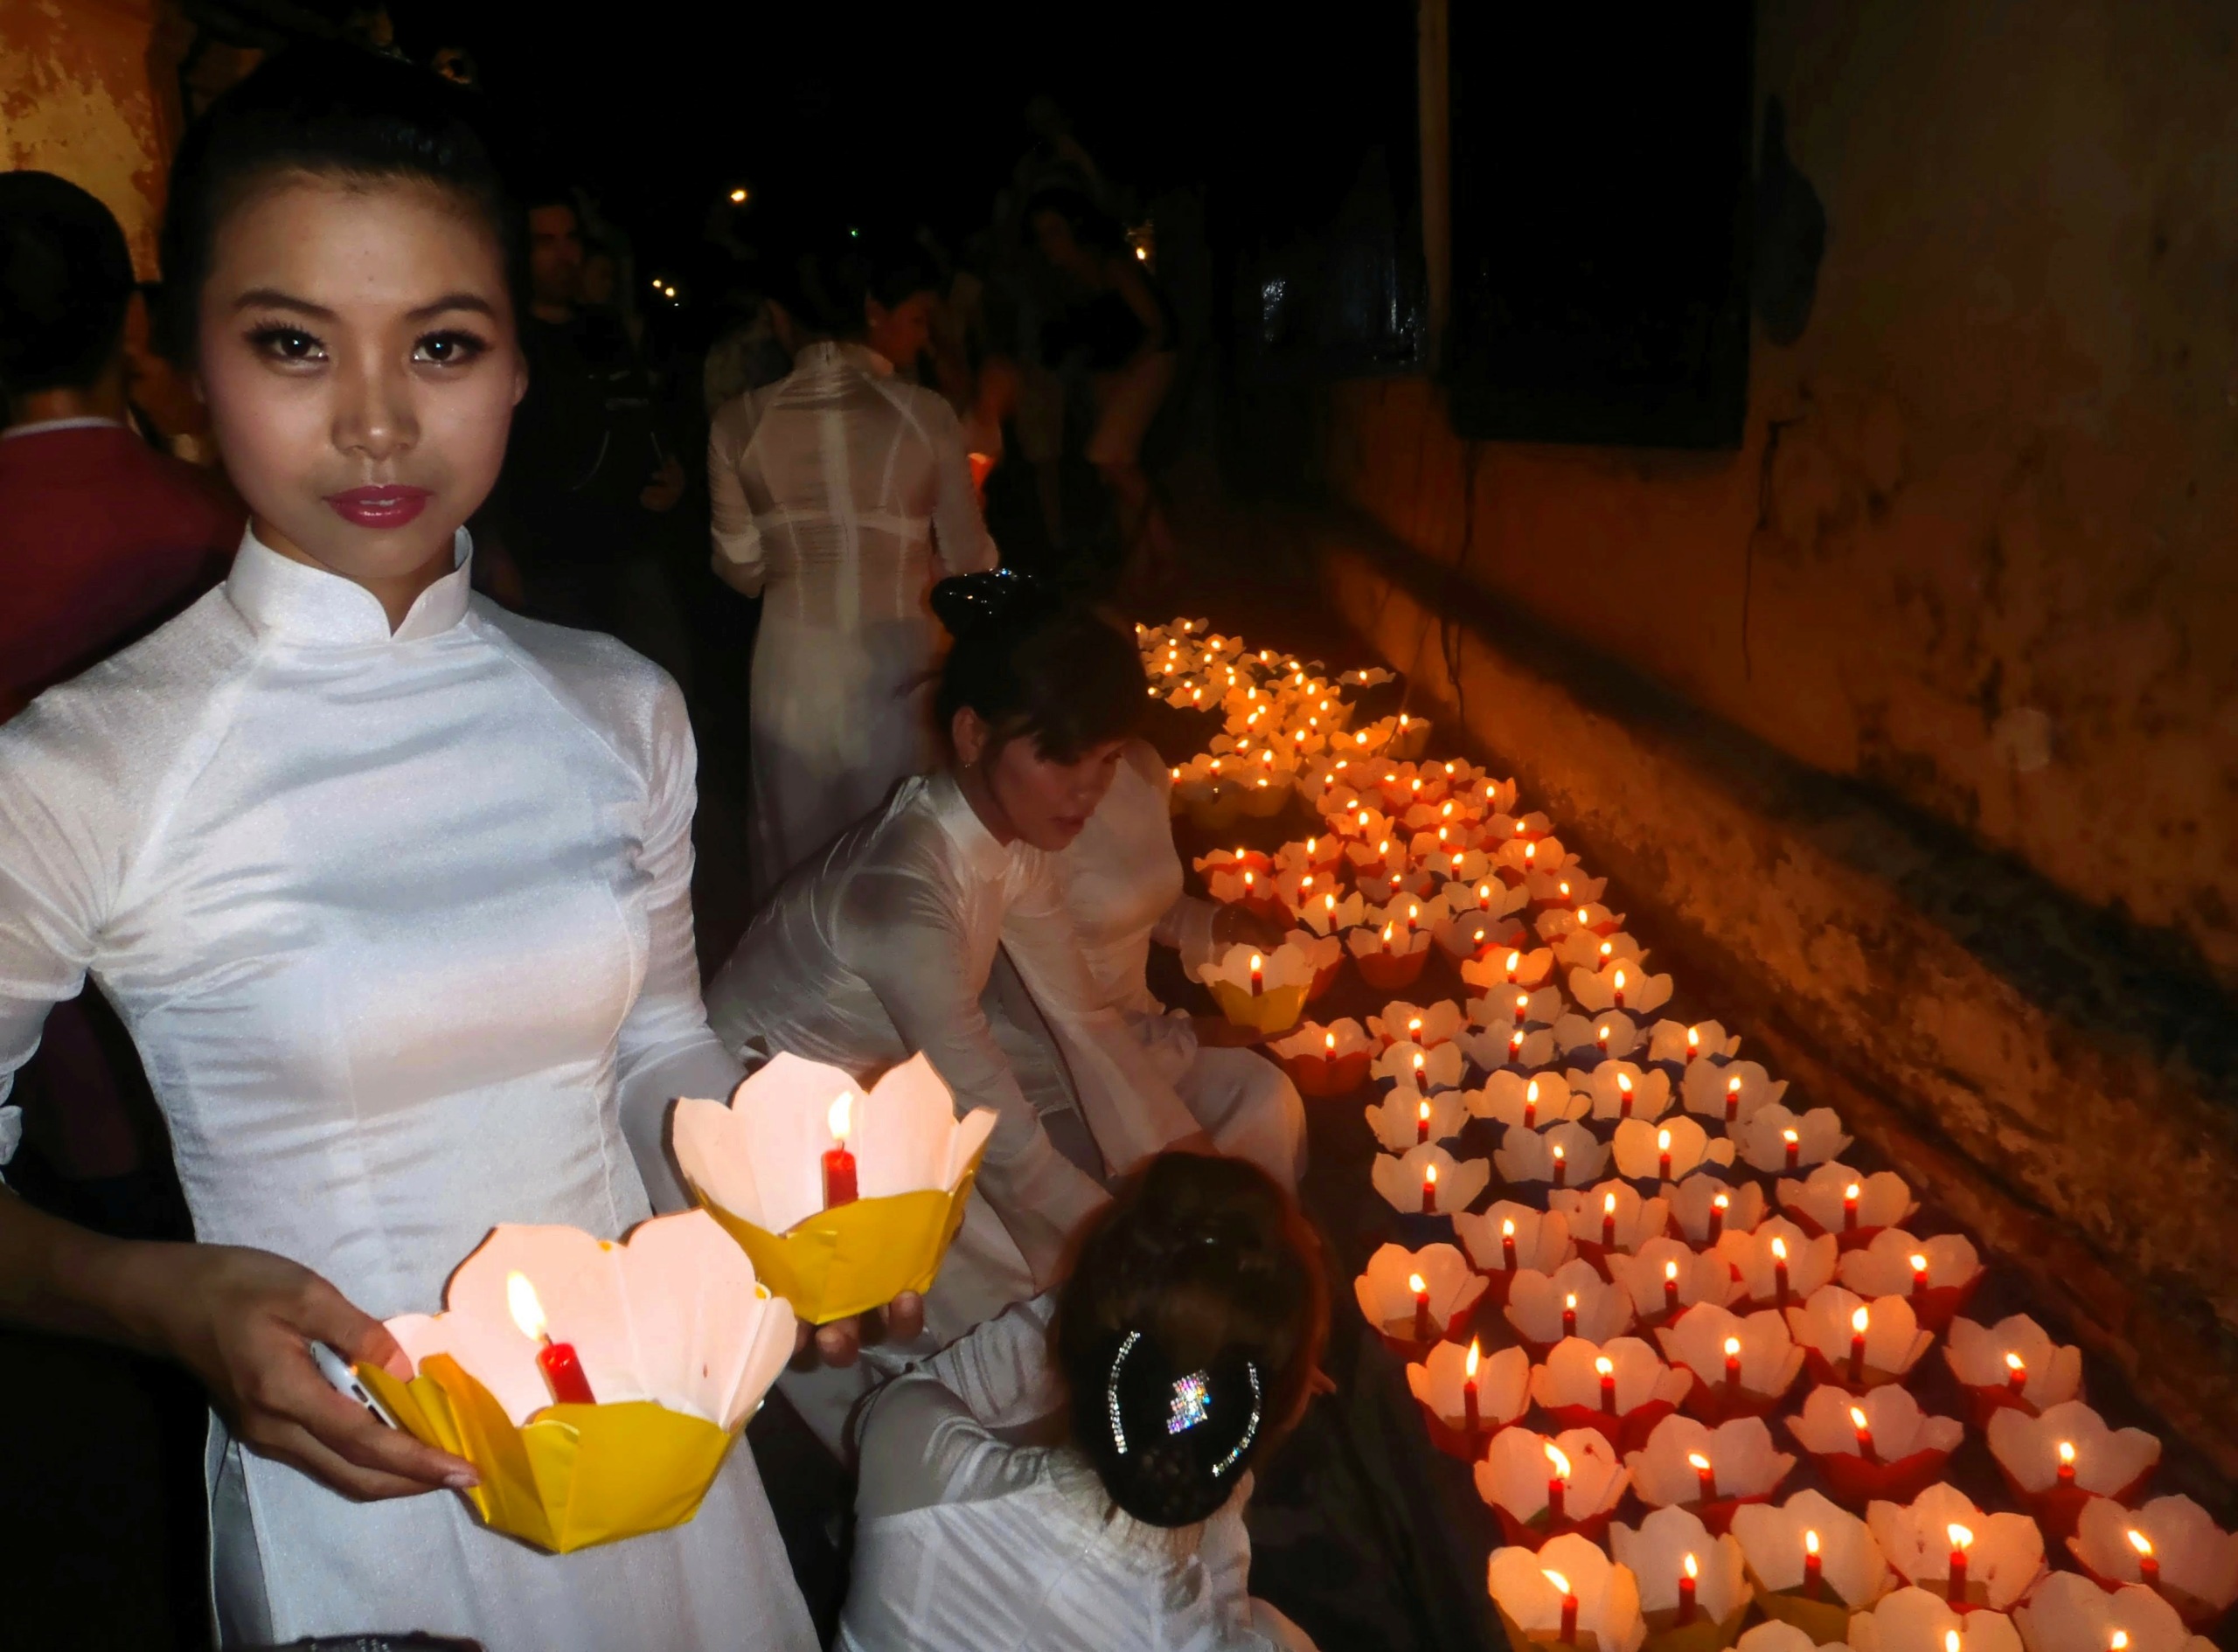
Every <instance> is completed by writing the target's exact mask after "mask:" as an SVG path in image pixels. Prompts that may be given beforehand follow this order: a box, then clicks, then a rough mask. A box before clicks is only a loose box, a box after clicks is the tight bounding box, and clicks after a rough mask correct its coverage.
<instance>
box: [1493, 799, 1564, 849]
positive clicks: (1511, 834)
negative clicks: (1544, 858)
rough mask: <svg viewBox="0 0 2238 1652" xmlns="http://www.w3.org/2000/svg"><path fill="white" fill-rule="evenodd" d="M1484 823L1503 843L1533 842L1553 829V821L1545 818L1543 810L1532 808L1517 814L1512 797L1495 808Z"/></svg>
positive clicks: (1547, 834)
mask: <svg viewBox="0 0 2238 1652" xmlns="http://www.w3.org/2000/svg"><path fill="white" fill-rule="evenodd" d="M1485 824H1486V826H1487V827H1488V828H1489V829H1491V832H1492V833H1493V834H1494V835H1495V836H1498V839H1499V841H1500V842H1501V843H1509V842H1513V843H1535V842H1537V841H1538V840H1539V838H1541V837H1545V836H1549V835H1550V834H1551V833H1552V832H1553V829H1554V823H1553V821H1551V820H1549V819H1547V818H1546V814H1545V812H1544V811H1543V810H1540V809H1532V810H1531V811H1529V812H1528V813H1527V814H1520V815H1519V814H1517V813H1516V812H1515V804H1514V801H1513V800H1512V799H1510V800H1509V802H1508V804H1507V806H1506V807H1505V808H1504V809H1495V810H1494V811H1493V812H1492V816H1491V819H1490V820H1489V821H1487V822H1486V823H1485Z"/></svg>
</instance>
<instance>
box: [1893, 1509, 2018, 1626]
mask: <svg viewBox="0 0 2238 1652" xmlns="http://www.w3.org/2000/svg"><path fill="white" fill-rule="evenodd" d="M1865 1524H1866V1525H1867V1526H1869V1527H1871V1528H1872V1530H1873V1540H1874V1541H1875V1542H1877V1543H1878V1544H1880V1552H1881V1553H1882V1554H1884V1555H1886V1556H1887V1557H1888V1565H1889V1566H1890V1567H1891V1569H1893V1570H1894V1572H1895V1573H1896V1575H1897V1576H1898V1577H1899V1578H1901V1579H1902V1580H1903V1581H1904V1582H1906V1583H1908V1584H1910V1585H1912V1586H1914V1587H1915V1588H1920V1589H1924V1590H1925V1591H1927V1593H1929V1594H1935V1595H1940V1596H1942V1597H1943V1599H1944V1600H1948V1601H1949V1602H1950V1604H1951V1605H1952V1606H1955V1607H1958V1608H1959V1610H1961V1611H1968V1610H1970V1609H1971V1608H1973V1607H1989V1608H1990V1609H1991V1611H1993V1612H2010V1611H2012V1608H2013V1606H2014V1604H2015V1603H2016V1602H2018V1601H2019V1600H2020V1598H2021V1597H2022V1596H2023V1595H2025V1594H2026V1593H2028V1591H2029V1590H2030V1589H2032V1588H2033V1587H2034V1586H2035V1585H2036V1579H2039V1578H2040V1577H2042V1576H2043V1575H2044V1534H2043V1533H2042V1532H2040V1531H2037V1530H2036V1523H2035V1522H2034V1521H2033V1520H2031V1519H2030V1518H2029V1517H2027V1516H2026V1515H2021V1514H1994V1515H1992V1514H1984V1513H1983V1512H1982V1511H1981V1510H1979V1509H1977V1508H1976V1507H1974V1505H1973V1503H1971V1502H1970V1501H1969V1500H1968V1499H1967V1496H1966V1494H1965V1493H1964V1492H1963V1491H1960V1490H1958V1489H1957V1488H1956V1487H1952V1486H1946V1485H1940V1484H1938V1485H1932V1486H1929V1487H1928V1488H1927V1489H1925V1490H1923V1491H1922V1492H1921V1493H1920V1494H1919V1496H1916V1497H1915V1498H1914V1499H1913V1500H1912V1501H1911V1502H1910V1503H1908V1504H1907V1503H1889V1502H1875V1503H1873V1506H1872V1507H1871V1508H1869V1509H1867V1510H1866V1514H1865ZM1960 1556H1963V1565H1958V1566H1957V1567H1955V1568H1954V1566H1953V1564H1952V1563H1953V1561H1954V1560H1955V1559H1957V1558H1958V1557H1960ZM1954 1569H1955V1570H1956V1571H1957V1574H1958V1581H1957V1588H1956V1590H1955V1591H1954V1589H1953V1588H1952V1585H1951V1573H1952V1572H1953V1571H1954Z"/></svg>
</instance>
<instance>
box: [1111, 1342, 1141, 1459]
mask: <svg viewBox="0 0 2238 1652" xmlns="http://www.w3.org/2000/svg"><path fill="white" fill-rule="evenodd" d="M1142 1340H1143V1334H1142V1332H1140V1331H1138V1330H1130V1331H1129V1332H1128V1333H1127V1336H1126V1339H1125V1340H1124V1341H1123V1342H1122V1343H1120V1344H1119V1351H1118V1353H1117V1354H1116V1355H1114V1356H1113V1357H1112V1360H1111V1375H1110V1377H1109V1378H1108V1379H1107V1380H1106V1381H1105V1383H1104V1385H1103V1408H1104V1409H1105V1410H1106V1411H1107V1412H1109V1413H1110V1415H1111V1443H1112V1444H1113V1445H1114V1446H1116V1447H1118V1448H1119V1454H1120V1455H1121V1456H1122V1457H1123V1456H1125V1455H1126V1454H1127V1426H1126V1424H1124V1423H1122V1422H1121V1421H1120V1420H1119V1372H1120V1371H1121V1369H1122V1367H1124V1366H1125V1364H1127V1356H1128V1355H1129V1354H1131V1353H1133V1352H1134V1351H1135V1344H1136V1343H1139V1342H1140V1341H1142Z"/></svg>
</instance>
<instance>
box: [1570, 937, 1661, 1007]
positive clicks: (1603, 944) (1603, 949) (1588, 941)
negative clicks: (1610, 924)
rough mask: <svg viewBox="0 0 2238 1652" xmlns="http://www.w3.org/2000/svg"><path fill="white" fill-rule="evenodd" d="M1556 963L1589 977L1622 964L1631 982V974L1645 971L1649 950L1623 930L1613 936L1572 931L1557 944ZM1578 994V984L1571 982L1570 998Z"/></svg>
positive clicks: (1607, 1004) (1590, 991)
mask: <svg viewBox="0 0 2238 1652" xmlns="http://www.w3.org/2000/svg"><path fill="white" fill-rule="evenodd" d="M1554 961H1555V962H1556V963H1558V964H1560V965H1561V966H1563V967H1564V968H1567V969H1573V970H1578V969H1581V970H1584V971H1585V972H1587V973H1588V974H1591V973H1592V972H1593V971H1595V970H1597V969H1601V968H1605V967H1608V966H1611V965H1621V966H1622V967H1623V968H1624V969H1625V970H1626V971H1627V972H1628V975H1627V978H1628V979H1629V978H1630V973H1631V972H1639V973H1644V972H1645V970H1646V968H1647V948H1646V947H1643V946H1641V945H1640V943H1639V942H1638V941H1635V940H1633V939H1632V937H1631V936H1630V935H1628V934H1624V933H1623V932H1622V931H1621V930H1620V931H1618V932H1617V933H1616V934H1613V935H1596V934H1594V933H1593V932H1592V931H1591V930H1589V929H1573V930H1572V931H1570V933H1569V934H1567V935H1564V936H1563V937H1562V938H1561V939H1560V941H1556V942H1554ZM1576 991H1577V987H1576V983H1575V982H1571V996H1576ZM1586 991H1587V994H1588V996H1592V989H1591V988H1590V987H1588V988H1587V989H1586ZM1612 999H1613V994H1612ZM1622 1007H1623V1006H1621V1005H1618V1004H1616V1003H1613V1002H1611V1003H1604V1004H1603V1005H1602V1009H1603V1010H1621V1009H1622ZM1634 1007H1635V1008H1637V1005H1636V1006H1634Z"/></svg>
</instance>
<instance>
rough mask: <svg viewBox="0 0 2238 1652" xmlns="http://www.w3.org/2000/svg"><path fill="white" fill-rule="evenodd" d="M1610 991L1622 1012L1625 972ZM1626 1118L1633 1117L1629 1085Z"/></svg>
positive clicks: (1619, 971)
mask: <svg viewBox="0 0 2238 1652" xmlns="http://www.w3.org/2000/svg"><path fill="white" fill-rule="evenodd" d="M1609 990H1610V991H1611V993H1612V994H1614V999H1613V1002H1614V1003H1615V1004H1616V1008H1617V1009H1619V1010H1622V1009H1623V1007H1624V972H1623V970H1621V969H1619V970H1618V971H1617V972H1616V983H1615V985H1614V986H1612V987H1611V988H1610V989H1609ZM1602 1048H1603V1049H1606V1048H1608V1045H1606V1044H1605V1043H1604V1044H1603V1045H1602ZM1624 1116H1625V1117H1626V1118H1628V1119H1629V1118H1630V1117H1631V1116H1632V1108H1631V1086H1629V1085H1627V1086H1625V1091H1624Z"/></svg>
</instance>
